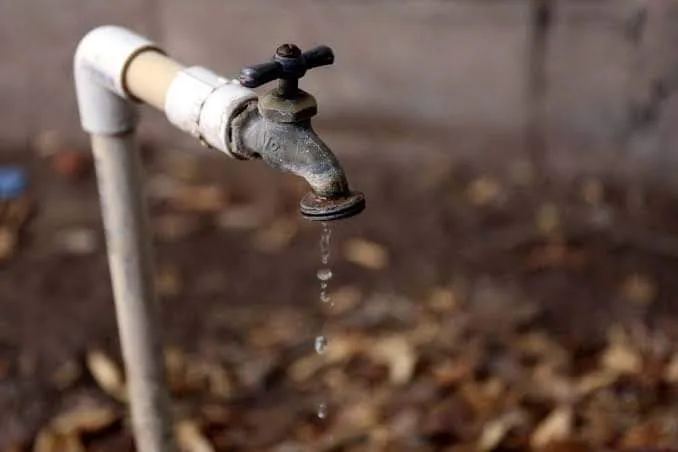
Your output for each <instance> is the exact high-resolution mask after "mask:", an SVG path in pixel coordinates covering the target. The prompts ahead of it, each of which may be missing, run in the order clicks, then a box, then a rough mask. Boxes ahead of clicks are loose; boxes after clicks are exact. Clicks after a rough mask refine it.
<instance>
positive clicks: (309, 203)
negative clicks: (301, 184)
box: [232, 108, 365, 221]
mask: <svg viewBox="0 0 678 452" xmlns="http://www.w3.org/2000/svg"><path fill="white" fill-rule="evenodd" d="M242 116H243V117H242V118H241V121H235V122H234V126H235V127H234V132H235V136H234V137H233V138H234V143H233V144H234V145H233V147H232V148H233V150H234V154H236V155H237V156H238V157H240V158H245V159H251V158H261V159H262V160H263V161H264V162H266V163H267V164H268V165H269V166H271V167H272V168H274V169H277V170H279V171H283V172H288V173H292V174H295V175H297V176H299V177H302V178H303V179H305V180H306V182H307V183H308V185H309V186H310V188H311V190H310V191H309V193H308V194H307V195H306V196H304V198H303V199H302V201H301V203H300V208H301V213H302V215H303V216H304V217H305V218H307V219H309V220H316V221H329V220H337V219H342V218H348V217H350V216H353V215H356V214H358V213H360V212H361V211H362V210H363V209H364V208H365V197H364V195H363V194H362V193H358V192H352V191H351V190H350V188H349V184H348V180H347V179H346V174H345V173H344V170H343V168H342V167H341V165H340V163H339V161H338V160H337V157H336V156H335V155H334V153H333V152H332V151H331V150H330V148H329V147H328V146H327V145H326V144H325V142H324V141H323V140H322V139H321V138H320V137H319V136H318V134H317V133H316V132H315V130H313V127H312V126H311V120H310V119H305V120H301V121H297V122H277V121H272V120H269V119H267V118H265V117H263V116H262V115H261V114H260V113H259V112H258V111H257V110H256V109H254V108H251V109H249V111H246V112H243V114H242ZM237 124H240V125H239V126H238V125H237Z"/></svg>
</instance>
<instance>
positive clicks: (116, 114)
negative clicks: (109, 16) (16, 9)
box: [73, 25, 162, 135]
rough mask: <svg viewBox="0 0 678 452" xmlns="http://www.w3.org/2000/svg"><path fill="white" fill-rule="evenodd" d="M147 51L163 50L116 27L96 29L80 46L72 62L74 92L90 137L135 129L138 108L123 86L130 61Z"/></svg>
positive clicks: (134, 34)
mask: <svg viewBox="0 0 678 452" xmlns="http://www.w3.org/2000/svg"><path fill="white" fill-rule="evenodd" d="M146 50H156V51H158V52H162V50H161V49H160V48H159V47H158V46H157V45H156V44H154V43H153V42H151V41H149V40H148V39H146V38H144V37H143V36H140V35H138V34H136V33H134V32H132V31H130V30H128V29H126V28H123V27H118V26H115V25H104V26H101V27H97V28H95V29H93V30H92V31H90V32H89V33H87V34H86V35H85V36H84V37H83V38H82V39H81V40H80V43H79V44H78V47H77V49H76V51H75V56H74V59H73V75H74V81H75V91H76V97H77V103H78V110H79V113H80V123H81V126H82V128H83V129H84V130H85V131H86V132H88V133H91V134H107V135H110V134H118V133H125V132H129V131H131V130H133V129H134V128H135V127H136V124H137V122H138V113H137V108H136V105H135V102H134V99H133V98H132V96H130V95H129V93H128V92H127V90H126V87H125V84H124V74H125V69H126V68H127V65H128V64H129V62H130V61H131V60H132V59H133V58H134V57H135V56H136V55H138V54H139V53H141V52H143V51H146Z"/></svg>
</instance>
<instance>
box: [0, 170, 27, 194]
mask: <svg viewBox="0 0 678 452" xmlns="http://www.w3.org/2000/svg"><path fill="white" fill-rule="evenodd" d="M27 186H28V176H27V175H26V171H24V170H23V168H20V167H18V166H0V199H11V198H17V197H19V196H21V195H22V194H23V192H24V191H25V190H26V187H27Z"/></svg>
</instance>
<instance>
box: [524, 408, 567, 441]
mask: <svg viewBox="0 0 678 452" xmlns="http://www.w3.org/2000/svg"><path fill="white" fill-rule="evenodd" d="M573 423H574V413H573V412H572V408H571V407H569V406H564V407H560V408H556V409H555V410H553V411H552V412H551V414H549V415H548V416H547V417H546V419H544V420H543V421H542V422H541V423H540V424H539V425H538V426H537V428H536V429H535V430H534V432H533V433H532V437H531V438H530V444H531V445H532V447H533V448H535V449H538V448H540V447H544V446H547V445H548V444H549V443H553V442H556V441H562V440H566V439H569V437H570V435H571V434H572V428H573Z"/></svg>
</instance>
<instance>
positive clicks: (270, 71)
mask: <svg viewBox="0 0 678 452" xmlns="http://www.w3.org/2000/svg"><path fill="white" fill-rule="evenodd" d="M332 63H334V52H332V49H330V48H329V47H327V46H319V47H315V48H313V49H311V50H308V51H306V52H303V53H302V52H301V50H300V49H299V47H297V46H296V45H294V44H283V45H281V46H280V47H278V49H277V50H276V52H275V55H274V56H273V61H270V62H267V63H261V64H255V65H252V66H248V67H246V68H244V69H243V70H242V71H241V72H240V84H241V85H243V86H245V87H247V88H256V87H258V86H261V85H263V84H265V83H268V82H271V81H273V80H275V79H279V80H280V86H281V88H282V87H285V90H286V91H287V90H288V88H289V87H290V86H291V87H293V88H294V89H296V86H297V83H298V80H299V79H300V78H301V77H303V76H304V75H305V74H306V71H308V70H309V69H313V68H315V67H319V66H327V65H329V64H332Z"/></svg>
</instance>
